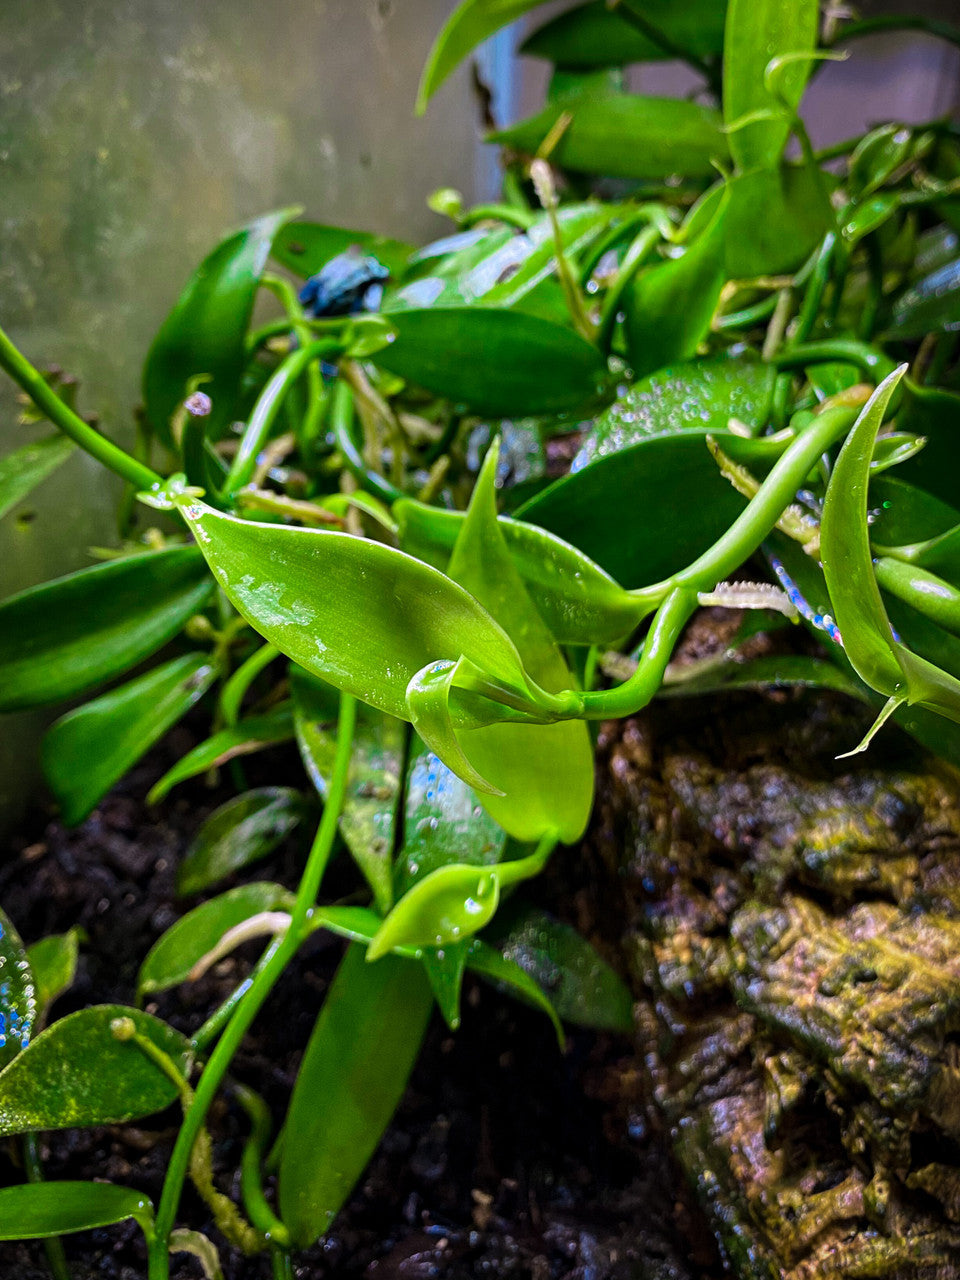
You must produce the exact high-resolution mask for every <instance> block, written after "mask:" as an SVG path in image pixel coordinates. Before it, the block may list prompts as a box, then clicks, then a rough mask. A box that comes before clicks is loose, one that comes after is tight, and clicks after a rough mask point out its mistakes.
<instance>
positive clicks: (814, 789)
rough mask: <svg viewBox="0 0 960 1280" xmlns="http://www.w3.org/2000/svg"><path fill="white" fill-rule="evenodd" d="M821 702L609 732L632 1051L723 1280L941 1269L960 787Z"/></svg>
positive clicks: (846, 709) (946, 1227)
mask: <svg viewBox="0 0 960 1280" xmlns="http://www.w3.org/2000/svg"><path fill="white" fill-rule="evenodd" d="M861 727H862V726H861V724H860V721H859V713H858V711H857V710H856V709H855V708H853V707H852V706H851V704H848V703H846V702H844V701H843V700H842V699H839V698H834V697H828V696H826V695H816V694H806V695H802V696H795V695H788V694H773V695H769V696H767V697H766V698H757V697H751V698H749V699H748V698H740V697H735V696H731V697H726V698H724V699H722V700H719V699H718V700H717V701H716V702H714V703H709V702H706V703H705V702H703V701H701V702H699V703H698V704H696V705H694V704H679V703H675V702H674V703H663V704H660V705H659V706H657V707H656V708H654V709H653V711H652V712H651V713H650V714H648V715H647V716H645V717H644V718H643V719H638V720H633V721H628V722H626V724H625V725H618V726H613V725H611V726H605V727H604V731H603V732H602V734H601V739H600V755H601V766H602V767H601V777H602V779H603V782H602V784H601V798H600V807H599V815H600V816H599V821H598V823H597V825H596V826H595V829H594V836H593V840H592V845H593V849H594V851H595V855H596V857H597V858H598V859H599V861H600V862H602V863H603V864H604V870H605V872H606V874H605V875H604V876H603V877H602V879H603V883H604V884H605V886H606V888H605V890H604V891H603V894H604V896H603V899H602V901H601V908H602V910H603V911H604V913H605V915H606V919H607V921H608V923H609V921H610V919H611V918H613V919H618V920H619V927H620V930H621V932H622V942H623V947H624V951H625V957H626V962H627V966H628V969H629V972H630V976H631V979H632V983H633V989H634V992H635V995H636V997H637V1011H638V1057H639V1058H640V1060H641V1061H642V1063H643V1067H644V1072H645V1074H646V1077H647V1083H648V1090H649V1097H650V1099H651V1107H652V1109H653V1111H654V1112H655V1113H656V1115H657V1117H658V1119H659V1121H660V1122H661V1123H662V1124H663V1126H664V1129H665V1130H666V1132H667V1133H668V1134H669V1138H670V1141H671V1143H672V1147H673V1150H674V1152H675V1155H676V1158H677V1159H678V1160H679V1162H680V1164H681V1165H682V1167H683V1169H684V1171H685V1172H686V1174H687V1176H688V1178H689V1179H690V1181H691V1183H692V1184H693V1186H694V1188H695V1190H696V1193H697V1197H698V1199H699V1201H700V1203H701V1205H702V1207H703V1210H704V1212H705V1213H706V1215H707V1217H708V1219H709V1222H710V1226H711V1229H712V1230H713V1232H714V1234H715V1236H716V1238H717V1240H718V1241H719V1243H720V1246H721V1249H722V1250H723V1252H724V1254H725V1256H726V1259H727V1261H728V1265H729V1267H730V1270H731V1271H732V1272H733V1273H734V1274H735V1275H736V1276H737V1277H739V1280H775V1278H776V1280H779V1278H780V1277H786V1278H788V1280H854V1278H863V1280H867V1278H870V1280H879V1278H881V1277H882V1278H884V1280H887V1278H889V1280H894V1278H899V1277H904V1278H907V1277H909V1278H910V1280H921V1278H922V1280H934V1278H936V1280H946V1278H947V1277H953V1276H956V1275H960V1052H958V1044H960V1036H958V1033H960V778H958V777H957V776H956V775H954V774H953V773H952V772H950V771H947V770H945V769H944V768H942V767H941V766H939V765H937V764H936V763H935V762H933V761H931V760H928V759H926V760H925V759H922V758H920V757H918V756H917V755H916V754H915V753H914V751H913V749H912V748H911V747H910V745H909V744H908V743H907V741H906V740H905V739H903V738H901V737H900V736H899V735H898V734H897V733H896V732H895V731H891V732H890V733H888V734H887V735H886V738H885V743H884V744H883V745H881V747H880V748H879V750H878V751H877V752H874V753H871V754H870V755H868V756H860V757H855V758H854V759H853V760H843V761H836V760H835V758H834V757H835V756H836V755H837V754H838V753H839V752H841V751H843V750H846V749H848V748H849V746H850V745H851V743H855V742H856V741H857V740H858V735H859V732H860V730H861Z"/></svg>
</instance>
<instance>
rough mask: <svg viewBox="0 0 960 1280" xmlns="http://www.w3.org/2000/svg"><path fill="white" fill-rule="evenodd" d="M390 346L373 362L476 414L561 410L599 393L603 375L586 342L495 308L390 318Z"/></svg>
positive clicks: (414, 311) (422, 311) (419, 311)
mask: <svg viewBox="0 0 960 1280" xmlns="http://www.w3.org/2000/svg"><path fill="white" fill-rule="evenodd" d="M390 323H391V324H392V325H393V326H394V328H395V329H396V331H397V336H396V339H395V341H394V342H393V343H392V344H391V345H390V346H388V347H385V348H384V349H383V350H382V351H378V352H377V353H376V355H375V356H374V357H373V360H374V362H375V363H376V364H377V365H379V366H381V367H382V368H384V369H386V370H387V371H388V372H390V373H395V374H397V375H398V376H399V377H401V378H405V379H406V380H407V381H408V382H413V383H416V385H417V386H419V387H423V388H424V389H425V390H427V391H431V392H433V394H434V395H438V396H444V397H445V398H446V399H448V400H453V401H454V402H455V403H457V404H462V405H465V406H467V407H468V408H470V409H472V410H473V411H474V412H476V413H490V414H508V413H509V414H516V415H522V414H531V413H559V412H561V411H562V410H565V409H574V408H577V407H578V406H579V405H581V404H583V403H584V402H585V401H588V400H590V399H591V398H592V397H593V396H595V395H596V394H597V390H598V387H599V384H600V381H601V379H602V377H603V375H604V373H605V368H606V366H605V363H604V360H603V358H602V356H601V355H600V352H599V351H598V350H597V349H596V347H594V346H593V345H592V344H591V343H589V342H587V340H586V339H585V338H581V337H580V335H579V334H578V333H575V332H574V331H573V330H572V329H570V328H567V327H565V326H563V325H559V324H555V323H553V322H552V321H550V320H545V319H543V318H542V317H540V316H534V315H527V314H525V313H523V312H519V311H509V310H506V309H505V308H501V307H476V306H459V307H458V306H443V307H441V306H435V307H422V308H412V307H411V308H409V309H407V310H404V311H394V312H391V314H390Z"/></svg>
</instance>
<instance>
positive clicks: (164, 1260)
mask: <svg viewBox="0 0 960 1280" xmlns="http://www.w3.org/2000/svg"><path fill="white" fill-rule="evenodd" d="M356 714H357V704H356V701H355V699H354V698H352V697H350V696H349V695H348V694H341V695H340V717H339V720H338V722H337V750H336V756H335V758H334V764H333V773H332V775H331V778H330V787H329V791H328V793H327V802H326V805H325V806H324V810H323V816H322V817H321V819H320V825H319V827H318V828H317V834H316V836H315V837H314V841H313V845H312V847H311V849H310V853H309V856H308V858H307V865H306V867H305V869H304V873H303V876H302V877H301V880H300V886H299V888H298V890H297V897H296V902H295V903H294V907H293V911H292V912H291V917H290V925H289V928H288V929H287V930H286V932H285V933H283V934H281V935H279V936H278V937H276V938H274V940H273V941H272V942H271V943H270V945H269V946H268V947H267V949H266V950H265V951H264V953H263V956H262V957H261V960H260V965H259V966H258V971H257V973H256V976H255V977H254V979H253V981H252V983H251V984H250V986H249V988H248V989H247V991H246V992H245V993H244V995H243V998H242V999H241V1000H240V1001H239V1002H238V1004H237V1005H236V1007H235V1009H234V1010H233V1013H232V1015H231V1017H230V1021H229V1022H228V1023H227V1025H226V1027H225V1028H224V1030H223V1034H222V1035H221V1037H220V1039H219V1040H218V1042H217V1045H216V1047H215V1048H214V1050H213V1052H212V1053H211V1055H210V1058H209V1060H208V1061H207V1065H206V1066H205V1067H204V1069H203V1072H202V1073H201V1076H200V1079H199V1080H198V1081H197V1085H196V1089H195V1091H194V1097H193V1102H192V1104H191V1106H190V1110H189V1111H188V1112H187V1114H186V1115H185V1116H184V1121H183V1124H182V1126H181V1128H180V1132H179V1133H178V1135H177V1140H176V1143H175V1144H174V1148H173V1153H172V1155H171V1157H170V1165H169V1168H168V1169H167V1176H166V1179H165V1181H164V1184H163V1193H162V1195H161V1197H160V1204H159V1207H158V1209H157V1218H156V1227H155V1231H154V1236H153V1239H152V1240H151V1241H150V1244H149V1255H148V1260H149V1271H148V1276H149V1280H169V1276H170V1253H169V1243H170V1233H171V1231H172V1230H173V1224H174V1220H175V1218H176V1214H177V1207H178V1205H179V1203H180V1195H181V1192H182V1190H183V1184H184V1180H185V1178H186V1175H187V1171H188V1169H189V1166H190V1155H191V1153H192V1151H193V1145H194V1143H195V1141H196V1139H197V1137H198V1135H199V1133H200V1130H201V1128H202V1127H203V1125H204V1122H205V1120H206V1117H207V1112H208V1111H209V1110H210V1106H211V1104H212V1102H213V1099H214V1097H215V1096H216V1093H217V1090H218V1089H219V1088H220V1085H221V1083H222V1081H223V1078H224V1076H225V1075H226V1073H227V1071H228V1070H229V1067H230V1063H231V1061H232V1060H233V1057H234V1054H235V1053H236V1052H237V1050H238V1049H239V1047H240V1044H241V1042H242V1040H243V1037H244V1036H245V1035H246V1033H247V1031H248V1030H249V1028H250V1025H251V1023H252V1022H253V1020H254V1018H255V1017H256V1016H257V1014H258V1013H259V1011H260V1009H261V1007H262V1005H263V1003H264V1001H265V1000H266V999H267V997H268V996H269V994H270V992H271V991H272V990H273V987H274V985H275V983H276V982H277V979H278V978H279V977H280V975H281V974H282V973H283V971H284V969H285V968H286V967H287V965H288V964H289V963H290V961H291V960H292V958H293V956H294V955H295V954H296V952H297V950H298V948H299V947H300V944H301V943H302V942H303V940H304V938H306V937H307V936H308V935H309V933H310V932H311V929H310V912H311V910H312V908H313V906H314V905H315V903H316V900H317V894H318V892H319V890H320V882H321V880H322V879H323V873H324V871H325V870H326V867H327V862H328V861H329V859H330V853H331V850H332V848H333V842H334V838H335V837H336V833H337V822H338V821H339V818H340V810H341V808H342V806H343V800H344V796H345V794H346V788H347V779H348V775H349V770H350V755H351V749H352V746H353V730H354V725H355V723H356Z"/></svg>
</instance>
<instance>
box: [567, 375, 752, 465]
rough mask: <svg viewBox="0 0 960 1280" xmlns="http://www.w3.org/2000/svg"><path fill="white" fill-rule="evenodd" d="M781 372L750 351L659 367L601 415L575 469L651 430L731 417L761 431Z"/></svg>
mask: <svg viewBox="0 0 960 1280" xmlns="http://www.w3.org/2000/svg"><path fill="white" fill-rule="evenodd" d="M776 376H777V371H776V369H775V368H774V367H773V365H769V364H764V363H762V362H761V361H760V360H758V359H756V357H755V356H753V355H750V354H744V355H737V356H728V355H719V356H705V357H703V358H702V359H699V360H690V361H688V362H685V363H680V364H669V365H667V366H666V367H665V368H662V369H658V370H657V371H656V372H655V373H651V374H648V375H647V376H646V377H645V378H640V379H639V380H638V381H637V382H635V383H634V384H633V385H632V386H631V387H628V389H627V391H626V392H625V394H624V395H622V396H620V397H619V399H617V400H615V401H614V403H613V404H612V405H610V407H609V408H608V409H605V410H604V411H603V413H601V414H600V415H599V416H598V417H597V419H596V421H595V422H594V424H593V426H592V427H591V428H590V430H589V431H588V432H587V434H586V436H585V437H584V440H583V444H582V445H581V447H580V451H579V453H578V454H577V455H576V457H575V458H574V460H573V464H572V467H571V470H572V471H574V472H576V471H580V470H582V468H583V467H585V466H587V465H588V464H589V463H591V462H593V461H595V460H596V459H598V458H605V457H607V456H608V455H610V454H613V453H618V452H620V450H622V449H626V448H629V447H630V446H631V445H634V444H637V443H638V442H640V441H642V440H647V439H649V438H650V437H652V436H659V435H666V434H674V433H677V432H683V431H700V432H706V431H710V432H713V433H716V432H718V431H720V432H723V431H726V430H727V428H728V426H729V423H730V419H731V418H735V419H736V420H737V421H738V422H741V423H743V425H744V426H746V427H747V428H748V429H749V430H750V432H751V434H752V435H759V434H760V432H761V431H762V429H763V428H764V426H765V425H766V423H767V421H768V419H769V416H770V411H771V405H772V401H773V388H774V383H775V382H776Z"/></svg>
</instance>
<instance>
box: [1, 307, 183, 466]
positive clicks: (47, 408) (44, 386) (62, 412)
mask: <svg viewBox="0 0 960 1280" xmlns="http://www.w3.org/2000/svg"><path fill="white" fill-rule="evenodd" d="M0 368H2V369H4V370H6V372H7V373H8V374H9V375H10V377H11V378H12V379H13V380H14V382H16V383H17V385H18V386H19V387H21V388H22V389H23V390H24V391H25V392H26V393H27V395H28V396H29V397H30V399H31V400H32V401H33V403H34V404H35V405H36V406H37V408H38V409H39V410H40V412H41V413H42V414H44V415H45V417H47V418H49V419H50V421H51V422H52V423H53V425H54V426H55V427H58V428H59V429H60V430H61V431H62V432H63V434H64V435H66V436H69V437H70V439H71V440H73V441H75V442H76V443H77V444H78V445H79V446H80V448H81V449H83V450H84V451H85V452H86V453H89V454H90V456H91V457H92V458H96V459H97V461H98V462H101V463H103V465H104V466H105V467H107V468H109V470H110V471H114V472H116V474H117V475H118V476H121V477H122V478H123V479H124V480H127V481H129V482H130V484H132V485H134V486H135V487H136V488H137V489H156V488H159V487H160V486H161V485H162V484H163V477H162V476H159V475H158V474H157V473H156V471H154V470H153V469H152V468H151V467H148V466H146V465H145V464H144V463H142V462H139V461H138V460H137V459H136V458H134V457H133V456H132V455H131V454H129V453H127V452H126V451H125V450H123V449H121V448H120V446H119V445H116V444H114V443H113V441H112V440H108V439H107V437H106V436H104V435H101V434H100V432H99V431H95V430H94V428H93V427H91V426H90V424H89V422H84V420H83V419H82V418H81V417H80V415H79V414H78V413H74V411H73V410H72V409H71V408H70V406H69V405H68V404H65V403H64V402H63V401H62V400H61V399H60V397H59V396H58V395H57V393H56V392H55V391H54V389H53V388H52V387H51V386H50V384H49V383H48V382H47V381H46V379H45V378H44V377H43V375H42V374H41V373H40V371H39V370H38V369H35V368H34V366H33V365H32V364H31V363H30V361H29V360H28V359H27V357H26V356H25V355H24V354H23V353H22V352H21V351H20V350H19V349H18V348H17V347H16V346H14V344H13V343H12V342H11V341H10V339H9V338H8V337H7V335H6V334H5V333H4V331H3V329H0Z"/></svg>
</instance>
